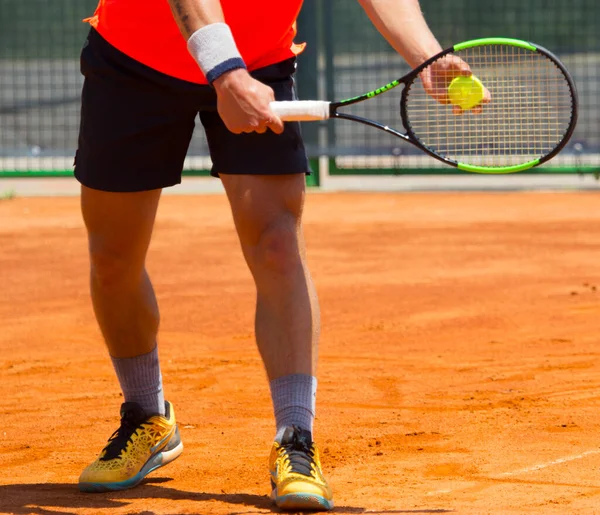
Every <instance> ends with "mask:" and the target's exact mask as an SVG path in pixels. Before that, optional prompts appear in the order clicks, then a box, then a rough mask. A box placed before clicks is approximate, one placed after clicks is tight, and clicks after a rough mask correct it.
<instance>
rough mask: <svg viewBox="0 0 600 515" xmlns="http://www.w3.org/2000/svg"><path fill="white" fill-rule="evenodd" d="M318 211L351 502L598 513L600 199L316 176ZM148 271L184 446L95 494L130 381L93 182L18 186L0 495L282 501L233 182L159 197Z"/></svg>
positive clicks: (102, 510) (312, 248)
mask: <svg viewBox="0 0 600 515" xmlns="http://www.w3.org/2000/svg"><path fill="white" fill-rule="evenodd" d="M305 221H306V238H307V242H308V249H309V263H310V267H311V269H312V273H313V276H314V279H315V282H316V285H317V289H318V292H319V294H320V300H321V307H322V321H323V331H322V341H321V362H320V369H319V391H318V396H317V398H318V410H317V411H318V413H317V421H316V440H317V442H318V444H319V446H320V448H321V451H322V454H323V466H324V470H325V473H326V475H327V477H328V478H329V481H330V483H331V486H332V488H333V490H334V495H335V502H336V509H335V512H336V513H347V514H361V513H379V514H388V513H390V514H397V513H459V514H460V513H469V514H485V513H494V514H496V513H499V514H513V513H544V514H546V513H551V514H554V513H556V514H574V513H582V514H594V513H600V197H599V196H598V194H594V193H562V194H561V193H487V194H474V193H468V194H458V193H453V194H447V193H432V194H422V193H419V194H406V193H404V194H402V193H398V194H392V193H390V194H387V193H386V194H383V193H382V194H359V193H353V194H329V193H310V194H309V195H308V198H307V205H306V214H305ZM148 266H149V270H150V273H151V275H152V277H153V279H154V284H155V287H156V291H157V295H158V298H159V302H160V305H161V309H162V332H161V338H160V349H161V360H162V364H163V375H164V381H165V389H166V393H167V397H168V398H169V399H170V400H171V401H172V402H173V403H174V406H175V409H176V413H177V415H178V420H179V424H180V427H181V433H182V438H183V440H184V444H185V451H184V454H183V455H182V456H181V457H180V458H179V459H178V460H177V461H175V462H174V463H172V464H171V465H169V466H167V467H165V468H163V469H160V470H158V471H156V472H155V473H153V474H152V475H151V476H150V477H149V478H148V479H147V480H146V481H145V482H144V483H143V484H142V485H140V486H139V487H138V488H135V489H133V490H130V491H126V492H121V493H107V494H82V493H79V491H78V490H77V486H76V485H77V478H78V475H79V473H80V471H81V470H82V469H83V467H84V466H86V465H87V464H88V463H89V462H90V461H91V460H93V459H94V458H95V456H96V455H97V453H98V452H99V451H100V449H101V448H102V447H103V445H104V444H105V442H106V440H107V438H108V437H109V436H110V434H111V433H112V432H113V431H114V430H115V429H116V427H117V425H118V414H117V412H118V409H119V405H120V403H121V401H122V398H121V397H120V394H119V389H118V385H117V382H116V379H115V377H114V375H113V371H112V368H111V365H110V362H109V360H108V357H107V354H106V352H105V350H104V347H103V343H102V341H101V338H100V335H99V331H98V330H97V328H96V325H95V320H94V318H93V315H92V310H91V305H90V300H89V297H88V292H87V255H86V240H85V234H84V229H83V226H82V221H81V218H80V214H79V203H78V199H76V198H56V199H51V198H38V199H23V198H17V199H14V200H4V201H1V202H0V279H1V280H0V379H1V382H0V386H1V394H0V414H1V415H2V418H1V424H0V512H2V513H17V514H29V513H35V514H40V515H41V514H44V515H49V514H54V513H57V514H61V515H62V514H72V513H84V514H109V513H110V514H111V515H112V514H115V515H116V514H125V513H136V514H140V515H151V514H170V515H175V514H190V513H193V514H245V513H269V512H271V511H272V510H273V508H272V505H271V502H270V500H269V497H268V493H269V478H268V471H267V457H268V453H269V450H270V445H271V439H272V437H273V435H274V424H273V419H272V413H271V407H270V397H269V391H268V386H267V382H266V379H265V374H264V372H263V369H262V365H261V362H260V359H259V356H258V353H257V351H256V349H255V345H254V341H253V328H252V326H253V303H254V291H253V284H252V281H251V277H250V274H249V272H248V271H247V269H246V267H245V264H244V262H243V260H242V256H241V253H240V250H239V248H238V242H237V239H236V235H235V233H234V230H233V225H232V221H231V216H230V213H229V211H228V206H227V204H226V199H225V197H224V196H222V195H212V196H211V195H207V196H191V197H176V196H166V197H164V198H163V200H162V203H161V206H160V209H159V214H158V221H157V227H156V232H155V237H154V240H153V243H152V246H151V249H150V255H149V263H148Z"/></svg>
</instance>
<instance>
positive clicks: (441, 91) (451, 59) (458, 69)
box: [421, 54, 492, 115]
mask: <svg viewBox="0 0 600 515" xmlns="http://www.w3.org/2000/svg"><path fill="white" fill-rule="evenodd" d="M471 75H472V72H471V68H469V65H468V64H467V63H466V62H465V61H463V60H462V59H461V58H460V57H458V56H456V55H452V54H450V55H447V56H445V57H442V58H441V59H438V60H437V61H435V62H434V63H433V64H432V65H431V66H428V67H427V68H426V69H425V70H423V71H422V72H421V81H422V82H423V87H424V88H425V91H426V92H427V94H428V95H429V96H431V97H432V98H434V99H435V100H437V101H438V102H439V103H440V104H449V103H450V98H449V96H448V86H449V85H450V83H451V82H452V80H453V79H455V78H456V77H461V76H463V77H469V76H471ZM491 99H492V97H491V95H490V92H489V91H488V89H487V88H484V95H483V100H482V101H481V103H480V104H479V105H478V106H476V107H474V108H473V109H471V112H472V113H474V114H479V113H481V112H482V111H483V104H489V103H490V101H491ZM453 112H454V114H457V115H461V114H463V110H462V108H461V107H459V106H454V108H453Z"/></svg>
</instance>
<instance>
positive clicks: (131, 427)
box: [100, 408, 143, 461]
mask: <svg viewBox="0 0 600 515" xmlns="http://www.w3.org/2000/svg"><path fill="white" fill-rule="evenodd" d="M140 418H141V417H140V413H139V412H136V410H133V409H127V408H124V409H122V412H121V425H120V426H119V428H118V429H117V430H116V431H115V432H114V433H113V434H112V435H111V437H110V438H109V439H108V444H107V445H106V447H104V454H103V455H102V457H101V458H100V461H109V460H113V459H116V458H119V457H120V456H121V453H122V452H123V451H124V450H125V449H126V448H127V445H128V444H129V443H130V442H131V441H132V436H133V435H134V434H135V433H136V432H137V430H138V429H140V428H141V427H142V422H143V420H140Z"/></svg>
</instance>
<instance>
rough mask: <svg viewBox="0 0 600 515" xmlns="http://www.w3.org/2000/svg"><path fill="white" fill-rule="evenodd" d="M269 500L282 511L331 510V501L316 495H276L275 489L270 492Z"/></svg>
mask: <svg viewBox="0 0 600 515" xmlns="http://www.w3.org/2000/svg"><path fill="white" fill-rule="evenodd" d="M271 499H272V500H273V501H274V502H275V504H276V505H277V506H278V507H279V508H281V509H282V510H313V511H314V510H321V511H322V510H327V511H329V510H332V509H333V501H330V500H328V499H325V497H322V496H320V495H316V494H303V493H296V494H288V495H282V496H278V495H277V489H275V490H273V491H272V492H271Z"/></svg>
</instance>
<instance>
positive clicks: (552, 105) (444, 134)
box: [271, 38, 577, 173]
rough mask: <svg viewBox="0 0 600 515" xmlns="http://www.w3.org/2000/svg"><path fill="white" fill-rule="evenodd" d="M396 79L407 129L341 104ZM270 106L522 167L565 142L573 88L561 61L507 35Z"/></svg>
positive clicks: (572, 117)
mask: <svg viewBox="0 0 600 515" xmlns="http://www.w3.org/2000/svg"><path fill="white" fill-rule="evenodd" d="M457 57H459V58H460V59H462V61H464V62H466V63H467V64H468V65H469V67H470V71H469V70H466V71H465V70H463V72H462V73H459V72H457V70H456V69H451V67H448V66H445V65H444V60H446V62H448V61H447V60H455V61H458V60H457ZM445 69H447V71H446V72H444V70H445ZM465 74H466V75H465ZM432 78H433V80H434V82H435V86H436V88H437V89H436V91H441V92H442V94H441V95H434V96H436V98H433V97H432V95H431V93H432V89H431V86H429V85H430V84H431V80H432ZM424 80H426V81H427V83H426V84H427V85H428V91H427V92H426V88H425V86H424ZM400 85H402V86H403V88H402V92H401V95H400V109H399V118H400V122H401V123H402V125H403V127H404V131H405V132H400V131H399V130H396V129H394V128H392V127H389V126H387V125H384V124H382V123H379V122H377V121H375V120H370V119H368V118H364V117H361V116H355V115H353V114H349V113H344V112H343V111H340V110H341V109H343V108H344V107H346V106H349V105H352V104H356V103H358V102H364V101H365V100H368V99H370V98H373V97H377V96H379V95H382V94H384V93H385V94H388V92H390V91H392V90H395V88H397V87H398V86H400ZM271 107H272V110H273V111H274V112H275V113H276V114H277V115H278V116H279V117H280V118H281V119H282V120H284V121H311V120H326V119H328V118H342V119H345V120H351V121H353V122H359V123H363V124H365V125H369V126H371V127H375V128H377V129H380V130H382V131H385V132H387V133H389V134H393V135H394V136H397V137H399V138H402V139H403V140H405V141H408V142H409V143H412V144H413V145H415V146H417V147H418V148H420V149H421V150H422V151H424V152H425V153H427V154H429V155H430V156H432V157H434V158H436V159H438V160H440V161H442V162H444V163H446V164H447V165H450V166H453V167H456V168H459V169H461V170H465V171H469V172H478V173H512V172H520V171H523V170H527V169H529V168H532V167H534V166H537V165H540V164H542V163H545V162H546V161H548V160H549V159H551V158H552V157H554V156H555V155H556V154H558V152H560V151H561V149H562V148H563V147H564V146H565V145H566V144H567V142H568V141H569V138H570V137H571V135H572V134H573V130H574V129H575V124H576V122H577V92H576V89H575V84H574V82H573V79H572V78H571V76H570V75H569V73H568V71H567V69H566V68H565V66H564V65H563V64H562V63H561V62H560V61H559V60H558V58H557V57H556V56H554V55H553V54H552V53H551V52H549V51H548V50H546V49H545V48H542V47H540V46H538V45H535V44H533V43H529V42H526V41H521V40H517V39H507V38H487V39H477V40H472V41H467V42H464V43H460V44H458V45H454V46H453V47H451V48H448V49H446V50H444V51H442V52H440V53H439V54H437V55H436V56H434V57H432V58H431V59H428V60H427V61H426V62H424V63H423V64H421V65H420V66H419V67H418V68H415V69H414V70H412V71H411V72H410V73H408V74H407V75H405V76H404V77H402V78H400V79H397V80H395V81H392V82H390V83H389V84H386V85H385V86H382V87H380V88H377V89H375V90H373V91H369V92H368V93H365V94H364V95H359V96H357V97H352V98H348V99H346V100H341V101H339V102H326V101H302V100H298V101H285V102H273V103H271Z"/></svg>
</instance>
